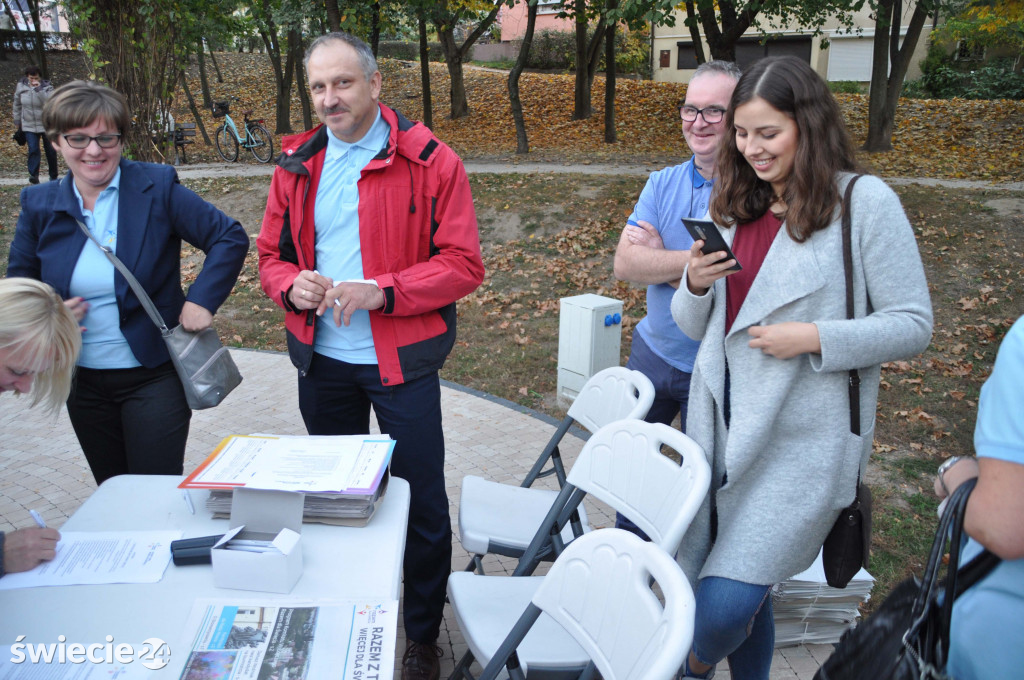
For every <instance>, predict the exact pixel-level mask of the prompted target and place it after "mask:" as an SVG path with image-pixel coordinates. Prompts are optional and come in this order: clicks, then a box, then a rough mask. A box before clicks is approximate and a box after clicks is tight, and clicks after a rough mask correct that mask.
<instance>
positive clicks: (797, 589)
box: [772, 553, 875, 647]
mask: <svg viewBox="0 0 1024 680" xmlns="http://www.w3.org/2000/svg"><path fill="white" fill-rule="evenodd" d="M874 585H875V579H874V578H873V577H872V576H871V574H869V573H868V572H867V571H865V570H864V569H861V570H860V571H859V572H858V573H857V575H856V576H854V577H853V580H852V581H850V583H849V584H848V585H847V586H846V587H845V588H832V587H831V586H829V585H828V584H827V583H826V582H825V570H824V568H823V567H822V564H821V553H818V557H817V559H816V560H815V561H814V564H812V565H811V566H810V567H809V568H808V569H807V570H806V571H803V572H801V573H799V574H797V575H796V576H794V577H793V578H791V579H789V580H787V581H784V582H782V583H779V584H777V585H775V587H774V588H773V589H772V608H773V609H774V612H775V646H776V647H789V646H791V645H802V644H832V643H835V642H838V641H839V638H840V636H841V635H842V634H843V633H844V632H846V630H847V629H848V628H852V627H853V626H855V625H856V623H857V619H858V618H859V616H860V613H859V611H858V607H859V605H860V604H861V603H862V602H867V601H868V598H869V597H870V596H871V588H872V587H873V586H874Z"/></svg>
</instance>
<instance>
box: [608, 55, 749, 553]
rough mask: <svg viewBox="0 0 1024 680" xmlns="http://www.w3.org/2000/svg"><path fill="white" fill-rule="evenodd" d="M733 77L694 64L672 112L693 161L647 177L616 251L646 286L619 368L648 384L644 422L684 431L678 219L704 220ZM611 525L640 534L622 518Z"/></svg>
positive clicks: (626, 273)
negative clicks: (676, 307)
mask: <svg viewBox="0 0 1024 680" xmlns="http://www.w3.org/2000/svg"><path fill="white" fill-rule="evenodd" d="M739 78H740V70H739V68H737V67H736V65H735V64H733V63H732V62H728V61H712V62H708V63H705V64H701V65H700V67H699V68H698V69H697V71H696V72H695V73H694V75H693V77H692V78H691V79H690V83H689V85H688V86H687V88H686V99H685V100H684V101H683V103H682V105H681V106H680V107H679V114H680V118H681V119H682V125H683V138H684V139H685V140H686V143H687V145H689V147H690V150H691V151H693V157H692V158H690V160H688V161H686V162H685V163H683V164H681V165H674V166H671V167H668V168H665V169H664V170H659V171H657V172H654V173H651V176H650V178H649V179H648V180H647V185H646V186H644V190H643V192H641V194H640V199H639V200H638V201H637V203H636V206H635V207H634V208H633V213H632V214H631V215H630V216H629V219H628V220H627V222H626V227H625V228H624V229H623V230H622V236H621V238H620V239H619V244H618V246H617V247H616V250H615V276H616V278H618V279H619V280H621V281H629V282H631V283H643V284H647V316H645V317H644V318H643V319H641V320H640V323H638V324H637V326H636V330H635V331H634V332H633V347H632V350H631V351H630V355H629V361H628V362H627V363H626V366H627V367H628V368H632V369H634V370H637V371H640V372H641V373H643V374H644V375H646V376H647V377H648V378H650V379H651V382H653V383H654V392H655V396H654V404H653V405H652V406H651V410H650V412H649V413H648V414H647V418H646V420H647V421H648V422H651V423H665V424H667V425H671V424H672V421H673V420H674V419H675V417H676V415H677V414H678V415H680V417H681V419H682V420H681V428H682V429H683V430H685V429H686V404H687V400H688V398H689V394H690V374H691V373H692V372H693V360H694V357H696V356H697V348H698V347H699V345H700V343H698V342H697V341H696V340H692V339H690V338H688V337H686V336H685V335H684V334H683V332H682V331H681V330H679V326H677V325H676V322H675V321H673V320H672V314H671V313H670V312H669V305H670V304H671V302H672V294H673V293H674V292H675V290H676V288H678V286H679V279H680V277H682V275H683V270H684V269H685V268H686V263H687V262H688V261H689V259H690V252H689V251H690V246H691V245H693V239H691V238H690V235H689V233H687V231H686V228H685V227H684V226H683V223H682V221H681V220H682V218H683V217H697V218H701V217H704V216H706V215H707V212H708V205H709V204H710V199H711V185H712V183H713V181H714V171H715V154H716V153H717V151H718V142H719V140H720V139H721V138H722V136H723V134H724V133H725V111H726V109H727V108H728V106H729V99H730V98H731V97H732V91H733V89H735V87H736V82H737V81H738V80H739ZM616 526H618V527H620V528H627V529H630V530H632V531H635V532H637V533H639V530H638V529H636V527H635V526H634V525H633V524H632V522H630V521H629V520H627V519H625V518H624V517H622V516H621V515H619V516H618V519H617V521H616Z"/></svg>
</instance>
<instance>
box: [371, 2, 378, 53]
mask: <svg viewBox="0 0 1024 680" xmlns="http://www.w3.org/2000/svg"><path fill="white" fill-rule="evenodd" d="M378 47H380V0H373V3H372V4H371V5H370V49H371V50H373V56H375V57H376V56H377V48H378Z"/></svg>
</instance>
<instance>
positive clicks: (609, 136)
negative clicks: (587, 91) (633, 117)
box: [604, 0, 618, 144]
mask: <svg viewBox="0 0 1024 680" xmlns="http://www.w3.org/2000/svg"><path fill="white" fill-rule="evenodd" d="M617 5H618V2H617V0H608V9H609V10H614V9H615V8H616V6H617ZM609 24H610V25H609V26H608V30H607V32H606V35H605V38H604V42H605V45H604V73H605V77H604V141H605V143H606V144H614V143H615V142H617V141H618V138H617V137H616V135H615V23H614V22H609Z"/></svg>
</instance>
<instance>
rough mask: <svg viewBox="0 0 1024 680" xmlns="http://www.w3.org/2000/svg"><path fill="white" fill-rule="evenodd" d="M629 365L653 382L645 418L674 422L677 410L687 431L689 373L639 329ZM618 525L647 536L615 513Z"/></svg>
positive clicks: (657, 421) (627, 366)
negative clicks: (652, 345) (656, 350)
mask: <svg viewBox="0 0 1024 680" xmlns="http://www.w3.org/2000/svg"><path fill="white" fill-rule="evenodd" d="M626 368H630V369H632V370H634V371H640V372H641V373H643V374H644V375H646V376H647V377H648V378H650V379H651V382H652V383H654V403H653V404H651V410H650V411H648V412H647V417H646V418H644V420H646V421H647V422H648V423H664V424H666V425H671V424H672V421H673V420H675V418H676V415H677V414H678V415H679V416H680V417H681V422H680V425H679V429H680V430H682V431H683V432H686V406H687V404H688V403H689V400H690V374H689V373H687V372H685V371H681V370H679V369H678V368H676V367H674V366H672V365H671V364H669V363H667V362H666V361H665V360H664V359H662V358H661V357H659V356H658V355H657V354H655V353H654V351H653V350H651V348H650V346H649V345H648V344H647V343H646V342H645V341H644V339H643V338H642V337H641V336H640V334H639V333H633V348H632V349H631V350H630V352H629V361H627V362H626ZM615 528H616V529H625V530H626V531H632V532H633V533H634V534H636V535H637V536H639V537H640V538H642V539H644V540H648V538H647V536H646V535H645V534H644V532H642V531H640V529H639V528H638V527H637V526H636V525H635V524H633V522H631V521H630V520H629V518H627V517H625V516H623V515H621V514H619V513H615Z"/></svg>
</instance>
